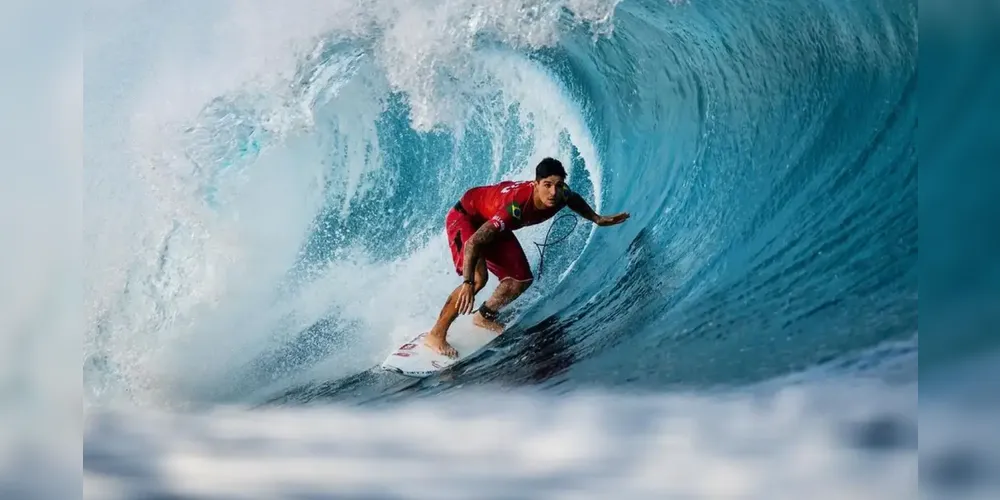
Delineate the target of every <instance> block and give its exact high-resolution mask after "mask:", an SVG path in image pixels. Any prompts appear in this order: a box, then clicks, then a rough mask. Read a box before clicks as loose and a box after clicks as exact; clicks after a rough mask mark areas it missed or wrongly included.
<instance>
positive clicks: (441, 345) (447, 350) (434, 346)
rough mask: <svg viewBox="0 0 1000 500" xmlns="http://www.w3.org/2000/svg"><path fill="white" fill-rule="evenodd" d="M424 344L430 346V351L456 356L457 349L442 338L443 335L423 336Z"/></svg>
mask: <svg viewBox="0 0 1000 500" xmlns="http://www.w3.org/2000/svg"><path fill="white" fill-rule="evenodd" d="M424 345H426V346H427V347H430V348H431V350H432V351H434V352H437V353H440V354H442V355H444V356H448V357H449V358H455V357H458V351H456V350H455V348H454V347H452V346H451V344H449V343H448V341H446V340H445V339H444V337H443V336H439V335H434V334H430V335H427V336H426V337H424Z"/></svg>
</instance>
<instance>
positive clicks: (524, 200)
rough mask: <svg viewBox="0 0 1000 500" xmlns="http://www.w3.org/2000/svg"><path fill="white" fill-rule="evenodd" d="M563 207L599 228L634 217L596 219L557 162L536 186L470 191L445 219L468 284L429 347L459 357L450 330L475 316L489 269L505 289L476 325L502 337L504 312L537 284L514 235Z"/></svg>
mask: <svg viewBox="0 0 1000 500" xmlns="http://www.w3.org/2000/svg"><path fill="white" fill-rule="evenodd" d="M563 207H569V208H570V209H571V210H573V211H574V212H576V213H578V214H580V216H582V217H583V218H585V219H587V220H589V221H591V222H593V223H594V224H597V225H598V226H613V225H615V224H621V223H622V222H624V221H625V219H628V217H629V214H628V213H626V212H622V213H620V214H616V215H612V216H609V217H605V216H601V215H598V214H596V213H595V212H594V210H593V209H591V208H590V206H589V205H588V204H587V202H586V201H584V199H583V198H582V197H581V196H580V195H578V194H576V193H574V192H573V191H571V190H570V189H569V187H568V186H567V185H566V170H565V169H564V168H563V165H562V163H560V162H559V160H555V159H553V158H545V159H543V160H542V161H541V162H539V163H538V166H536V167H535V180H534V181H503V182H500V183H497V184H493V185H489V186H478V187H474V188H472V189H469V190H468V191H466V192H465V194H464V195H463V196H462V198H461V199H460V200H459V201H458V203H456V204H455V206H454V207H452V208H451V209H450V210H449V211H448V215H447V216H446V217H445V228H446V230H447V233H448V246H449V247H450V248H451V256H452V260H453V261H454V263H455V272H457V273H458V274H459V275H461V276H462V278H463V281H462V284H461V285H459V286H458V288H456V289H455V291H453V292H451V295H450V296H448V301H447V302H446V303H445V305H444V307H443V308H442V309H441V314H440V315H439V316H438V320H437V322H436V323H435V324H434V327H433V328H431V331H430V332H429V333H428V334H427V336H426V337H424V343H425V344H427V346H428V347H430V348H431V349H433V350H434V351H436V352H439V353H441V354H444V355H445V356H448V357H452V358H453V357H456V356H457V355H458V352H456V351H455V349H454V348H453V347H452V346H451V345H450V344H448V341H447V340H446V337H447V335H448V328H450V327H451V324H452V323H453V322H454V321H455V318H457V317H458V315H459V314H469V313H472V306H473V302H474V300H475V297H476V294H477V293H478V292H479V291H480V290H482V289H483V287H484V286H486V280H487V278H488V275H487V274H486V272H487V270H488V271H489V272H491V273H493V275H494V276H496V277H497V279H499V280H500V284H499V285H498V286H497V288H496V290H495V291H494V292H493V296H492V297H490V298H489V299H487V300H486V301H484V302H483V304H482V305H481V306H480V307H479V309H478V310H477V311H476V313H475V315H474V316H473V318H472V322H473V323H474V324H475V325H476V326H478V327H480V328H485V329H488V330H492V331H494V332H496V333H498V334H499V333H501V332H503V328H504V325H502V324H500V323H499V322H498V321H497V314H498V312H499V311H500V309H501V308H503V307H504V306H506V305H507V304H509V303H511V302H512V301H513V300H514V299H516V298H517V297H518V296H520V295H521V294H522V293H524V291H525V290H527V289H528V287H529V286H531V283H532V280H533V277H532V275H531V268H530V267H529V266H528V259H527V258H526V257H525V256H524V250H523V249H522V248H521V245H520V244H519V243H518V241H517V238H516V237H515V236H514V231H515V230H517V229H520V228H522V227H527V226H533V225H535V224H539V223H541V222H545V221H546V220H548V219H550V218H552V216H554V215H555V214H556V213H557V212H559V211H560V210H562V208H563Z"/></svg>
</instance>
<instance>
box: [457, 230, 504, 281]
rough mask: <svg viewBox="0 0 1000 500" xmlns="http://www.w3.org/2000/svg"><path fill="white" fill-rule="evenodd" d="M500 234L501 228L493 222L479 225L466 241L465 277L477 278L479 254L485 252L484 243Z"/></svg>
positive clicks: (469, 278) (463, 264)
mask: <svg viewBox="0 0 1000 500" xmlns="http://www.w3.org/2000/svg"><path fill="white" fill-rule="evenodd" d="M498 234H500V230H499V229H497V228H496V227H494V226H493V224H490V223H486V224H483V225H482V226H479V229H478V230H477V231H476V232H475V233H473V234H472V237H471V238H469V241H467V242H466V243H465V260H464V261H463V263H462V276H463V277H464V278H465V279H468V280H471V279H475V275H476V263H478V262H479V255H480V254H482V253H483V252H482V250H483V245H486V244H488V243H489V242H491V241H493V239H494V238H496V236H497V235H498Z"/></svg>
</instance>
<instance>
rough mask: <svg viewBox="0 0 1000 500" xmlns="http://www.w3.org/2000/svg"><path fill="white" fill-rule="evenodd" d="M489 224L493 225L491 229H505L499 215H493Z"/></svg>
mask: <svg viewBox="0 0 1000 500" xmlns="http://www.w3.org/2000/svg"><path fill="white" fill-rule="evenodd" d="M490 222H491V223H492V224H493V227H495V228H497V229H499V230H500V231H503V230H504V229H506V225H505V224H504V223H503V219H501V218H500V216H499V215H494V216H493V217H492V218H491V219H490Z"/></svg>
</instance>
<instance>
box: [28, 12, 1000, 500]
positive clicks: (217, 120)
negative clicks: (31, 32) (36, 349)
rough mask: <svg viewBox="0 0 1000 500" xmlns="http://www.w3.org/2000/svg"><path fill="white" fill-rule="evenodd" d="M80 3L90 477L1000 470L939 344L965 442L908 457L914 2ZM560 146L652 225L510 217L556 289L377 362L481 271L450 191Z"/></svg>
mask: <svg viewBox="0 0 1000 500" xmlns="http://www.w3.org/2000/svg"><path fill="white" fill-rule="evenodd" d="M83 20H84V23H83V27H84V34H85V37H84V42H85V43H84V54H83V56H84V57H83V60H84V67H85V69H86V71H85V72H84V76H83V103H84V113H83V138H84V144H85V147H84V148H83V154H82V158H83V166H84V177H83V180H82V187H83V204H82V206H83V209H82V213H81V215H80V217H81V218H82V227H83V233H82V240H81V241H82V245H81V252H82V267H81V271H82V276H81V277H82V283H83V289H82V293H83V297H84V300H83V309H82V317H83V323H84V332H83V353H82V354H83V371H82V376H83V383H82V390H83V407H84V415H83V455H82V456H83V462H82V467H83V474H82V484H83V496H84V497H85V498H434V499H443V498H612V497H615V498H619V497H620V498H666V497H680V498H802V497H804V496H808V497H810V498H914V497H916V496H917V494H918V489H919V488H922V487H927V488H929V489H930V491H938V490H939V491H941V492H943V493H942V494H955V492H956V491H959V490H961V491H964V492H972V494H977V492H985V491H990V488H993V487H995V484H994V483H990V479H989V476H990V474H989V473H987V472H982V471H989V470H992V469H990V468H991V467H993V466H995V463H993V462H990V461H989V459H988V457H986V456H985V455H983V456H982V457H980V455H975V454H974V452H972V451H968V450H979V449H987V450H988V449H989V448H990V443H993V442H995V441H989V440H988V439H985V438H984V436H989V437H991V438H993V437H995V434H992V433H990V432H988V431H987V430H985V429H988V428H989V424H988V422H989V419H986V418H979V414H978V413H965V412H961V413H954V412H953V411H952V410H951V408H952V407H951V406H950V405H948V404H947V403H946V402H942V403H941V404H940V405H936V404H935V401H938V400H937V399H935V398H936V397H941V398H945V396H946V395H948V394H950V393H951V391H950V389H949V388H950V387H952V386H954V385H955V384H956V383H955V382H948V381H949V380H953V379H952V378H951V377H958V375H956V374H953V371H952V369H951V366H952V364H951V363H952V361H951V360H952V359H953V358H950V357H948V356H946V355H945V352H946V349H941V350H938V351H935V353H932V354H931V357H930V358H925V355H924V353H920V356H919V357H920V358H921V359H920V361H921V364H923V363H925V362H926V363H929V365H928V366H932V367H943V368H941V370H942V371H941V373H942V375H941V379H942V380H944V382H941V387H944V388H939V389H936V390H935V389H932V390H931V392H929V393H927V394H929V395H930V397H929V398H925V393H923V392H922V393H921V394H920V396H921V399H920V405H919V406H920V411H921V412H923V411H924V410H925V409H926V410H927V411H928V412H929V413H928V414H929V415H932V416H934V415H937V420H933V418H932V419H931V420H928V422H930V423H929V424H928V425H930V427H927V429H931V430H932V433H931V434H930V435H931V436H939V437H940V439H938V440H937V441H935V440H934V437H931V438H930V439H929V440H928V441H927V442H926V446H925V443H924V442H921V443H920V444H921V450H920V451H921V454H923V453H925V452H926V453H928V455H926V456H927V457H928V460H930V462H927V463H928V464H929V465H928V466H927V468H926V469H925V468H924V463H923V462H920V461H921V460H923V459H924V457H923V456H920V457H918V447H917V435H918V383H917V382H918V376H917V375H918V345H919V335H918V248H919V244H918V207H917V204H918V186H917V184H918V183H917V165H918V161H917V149H918V148H917V143H918V139H919V137H918V136H919V134H918V128H917V122H918V119H917V97H918V85H917V74H918V71H917V63H918V50H917V31H918V29H917V26H918V23H917V5H916V3H915V2H912V1H876V2H859V1H848V2H833V1H805V0H783V1H768V0H763V1H754V2H736V1H731V0H689V1H677V2H671V1H666V0H624V1H605V0H549V1H544V0H542V1H532V0H521V1H506V0H501V1H480V0H447V1H443V2H430V1H416V2H414V1H401V0H375V1H373V2H365V3H360V2H346V1H341V0H328V1H323V2H319V1H301V2H294V3H291V4H278V3H275V2H270V3H265V2H242V1H240V2H237V1H222V0H220V1H216V2H207V3H190V2H188V3H155V2H139V3H130V4H125V3H115V2H94V3H91V4H89V5H87V6H86V7H85V8H84V17H83ZM942 85H944V83H943V84H942ZM921 88H923V87H921ZM944 108H946V106H942V107H941V108H940V109H944ZM984 119H985V118H984ZM546 156H552V157H556V158H559V159H561V160H562V161H563V162H564V164H566V165H567V167H568V170H569V171H570V174H569V179H568V182H569V184H570V185H571V186H572V187H573V188H574V189H575V190H577V191H578V192H580V193H582V194H583V195H584V196H585V197H586V198H587V199H588V200H590V202H591V204H592V206H594V207H595V209H597V211H598V212H601V213H615V212H619V211H628V212H629V213H630V214H631V218H630V220H628V221H627V222H626V223H624V224H622V225H620V226H616V227H612V228H597V227H594V226H593V225H591V224H589V223H588V222H587V221H582V220H580V221H577V222H576V223H575V224H574V223H573V221H571V220H570V218H560V219H556V220H554V221H552V222H551V223H547V224H544V225H540V226H536V227H532V228H527V229H524V230H522V231H519V232H518V233H517V236H518V238H519V240H520V241H521V243H522V246H523V247H524V249H525V251H526V253H527V255H528V258H529V261H530V262H531V264H532V266H533V268H534V269H535V271H536V273H538V277H537V279H536V281H535V283H534V284H533V286H532V287H531V288H530V289H529V291H528V292H527V293H526V294H525V295H524V296H523V297H521V298H520V299H518V301H517V302H515V303H514V304H513V306H512V309H511V328H510V331H508V332H507V333H506V334H505V335H504V336H503V338H502V339H501V341H500V342H499V343H498V346H497V348H496V349H495V350H494V351H493V352H491V355H489V356H486V357H483V358H480V359H476V360H474V361H472V362H470V363H467V364H463V365H461V366H459V367H458V368H457V369H455V370H453V371H450V372H448V373H444V374H441V375H440V376H435V377H430V378H427V379H423V380H413V379H407V378H404V377H400V376H397V375H393V374H386V373H381V372H379V371H378V370H377V369H374V368H373V367H374V366H375V365H377V364H378V363H379V362H380V361H381V360H382V359H383V358H384V356H385V355H386V353H387V352H388V351H389V350H390V349H391V348H393V347H394V346H395V345H397V344H398V343H400V342H402V341H403V340H405V339H406V338H408V337H409V336H412V335H413V334H414V333H416V332H418V331H419V330H421V329H426V328H427V327H428V326H429V325H430V324H431V323H432V322H433V320H434V318H435V317H436V315H437V313H438V311H439V308H440V307H441V305H442V304H443V301H444V299H445V297H446V296H447V294H448V293H449V292H450V291H451V290H452V289H453V288H454V287H455V286H456V285H457V282H458V281H459V280H458V277H457V276H456V275H455V274H454V272H453V271H452V269H451V266H450V264H449V260H450V255H449V253H448V251H447V247H446V241H445V237H444V228H443V219H444V215H445V211H446V210H447V208H448V207H450V206H451V205H452V204H454V202H455V200H456V199H457V198H458V197H459V196H460V195H461V194H462V192H463V191H464V190H465V189H467V188H468V187H470V186H473V185H478V184H483V183H489V182H495V181H499V180H503V179H525V178H530V177H531V175H532V171H533V167H534V165H535V163H537V162H538V160H540V159H541V158H543V157H546ZM923 195H924V193H923V192H921V193H920V196H923ZM922 206H923V205H922ZM921 215H922V214H921ZM550 226H551V227H550ZM550 230H551V232H552V234H553V235H554V236H556V237H560V238H561V237H562V236H565V238H564V239H562V240H561V241H560V242H559V243H558V244H553V245H549V246H545V247H541V246H538V245H536V244H541V243H544V241H545V237H546V234H547V232H548V231H550ZM543 248H544V267H541V268H540V266H539V263H540V262H541V261H542V252H543ZM495 285H496V280H495V278H492V279H491V282H490V283H489V284H488V285H487V289H486V290H484V292H483V293H482V295H481V296H480V298H479V300H482V298H484V297H486V296H487V294H488V293H490V292H491V291H492V289H493V287H495ZM970 338H972V339H975V338H978V337H975V336H970ZM935 342H936V340H935ZM991 342H992V341H989V340H986V341H982V342H979V343H978V344H976V346H981V345H987V346H989V345H995V343H992V344H991ZM982 350H983V349H980V348H978V347H973V344H972V343H971V341H970V343H969V344H968V345H967V346H966V347H965V348H959V349H957V352H958V355H960V357H961V356H964V355H967V354H970V353H973V352H979V351H982ZM936 353H940V356H938V355H937V354H936ZM992 365H993V364H992V363H990V362H989V361H987V362H985V363H984V364H983V365H981V366H985V367H987V368H984V370H988V369H989V367H990V366H992ZM955 373H957V371H956V372H955ZM977 373H978V372H977ZM974 378H975V376H973V379H974ZM942 401H946V399H942ZM925 405H926V406H925ZM922 416H923V414H921V417H922ZM959 418H961V419H966V420H967V421H968V422H969V423H968V425H963V426H955V425H954V422H956V419H959ZM977 425H978V427H977ZM920 427H921V429H920V430H921V432H923V431H924V430H925V427H924V420H921V421H920ZM934 429H939V430H942V432H938V433H936V434H935V433H933V430H934ZM959 430H961V431H963V432H965V434H963V436H966V437H968V436H971V437H972V438H969V439H965V440H964V441H962V442H963V443H966V445H967V446H966V447H965V448H959V449H958V450H959V451H955V448H953V447H952V446H951V443H952V441H950V440H949V439H948V437H949V436H953V433H954V432H957V431H959ZM944 431H947V432H944ZM923 437H924V435H923V434H922V435H921V438H923ZM963 453H964V454H963ZM970 453H972V455H970ZM969 457H972V458H969ZM977 457H979V458H977ZM918 462H920V465H921V470H920V472H921V474H920V477H919V480H918ZM991 464H992V465H991ZM21 467H22V468H23V469H24V470H25V471H26V472H28V473H30V467H28V466H26V465H22V466H21ZM925 471H930V472H928V473H926V474H925ZM29 475H30V474H29ZM925 476H926V477H929V478H930V479H927V481H928V482H923V481H924V477H925ZM935 488H936V489H937V490H935ZM961 488H965V489H961ZM977 488H979V489H977Z"/></svg>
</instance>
